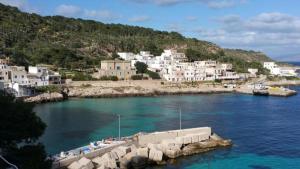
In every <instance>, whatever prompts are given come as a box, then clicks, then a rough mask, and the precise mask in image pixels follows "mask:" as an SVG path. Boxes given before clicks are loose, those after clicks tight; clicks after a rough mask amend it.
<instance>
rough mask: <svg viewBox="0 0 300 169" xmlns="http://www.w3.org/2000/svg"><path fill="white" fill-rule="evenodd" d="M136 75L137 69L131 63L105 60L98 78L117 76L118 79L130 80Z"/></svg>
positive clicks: (102, 62)
mask: <svg viewBox="0 0 300 169" xmlns="http://www.w3.org/2000/svg"><path fill="white" fill-rule="evenodd" d="M132 75H136V69H135V68H133V67H132V66H131V62H130V61H124V60H103V61H101V68H100V69H99V71H98V78H99V77H103V76H117V77H118V79H123V80H128V79H130V78H131V76H132Z"/></svg>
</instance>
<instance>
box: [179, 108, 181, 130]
mask: <svg viewBox="0 0 300 169" xmlns="http://www.w3.org/2000/svg"><path fill="white" fill-rule="evenodd" d="M179 129H180V130H181V108H179Z"/></svg>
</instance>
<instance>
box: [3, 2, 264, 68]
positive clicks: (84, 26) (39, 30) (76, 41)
mask: <svg viewBox="0 0 300 169" xmlns="http://www.w3.org/2000/svg"><path fill="white" fill-rule="evenodd" d="M0 37H1V38H0V54H1V53H4V54H5V55H7V56H10V57H11V58H12V61H13V62H14V63H16V64H19V65H25V66H26V65H29V64H37V63H44V64H51V65H55V66H57V67H63V68H67V69H76V68H81V69H84V68H91V67H94V66H95V65H99V61H100V60H102V59H107V58H111V57H116V52H119V51H124V52H134V53H137V52H139V51H140V50H148V51H150V52H151V53H153V54H155V55H159V54H160V53H161V52H162V50H163V49H165V48H176V49H177V50H179V51H181V52H186V53H187V54H188V56H189V58H190V60H201V59H203V58H205V59H217V60H218V59H220V58H221V57H222V58H224V57H226V58H228V60H235V59H238V60H239V61H241V62H243V63H244V62H247V61H250V62H254V61H255V62H260V61H265V60H267V59H268V58H267V57H266V56H265V55H263V54H261V53H257V52H253V51H241V50H228V49H226V50H224V49H222V48H220V47H218V46H217V45H215V44H213V43H210V42H206V41H201V40H197V39H194V38H186V37H184V36H182V35H181V34H179V33H176V32H166V31H156V30H153V29H150V28H142V27H137V26H128V25H121V24H104V23H101V22H96V21H92V20H82V19H73V18H66V17H62V16H47V17H42V16H39V15H37V14H29V13H24V12H21V11H19V10H18V9H17V8H14V7H9V6H5V5H2V4H0ZM191 53H194V54H195V55H191ZM249 58H250V59H249ZM236 63H239V62H236ZM245 65H246V64H245ZM245 70H246V69H243V71H245Z"/></svg>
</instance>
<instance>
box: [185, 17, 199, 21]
mask: <svg viewBox="0 0 300 169" xmlns="http://www.w3.org/2000/svg"><path fill="white" fill-rule="evenodd" d="M186 20H188V21H197V20H198V17H197V16H187V17H186Z"/></svg>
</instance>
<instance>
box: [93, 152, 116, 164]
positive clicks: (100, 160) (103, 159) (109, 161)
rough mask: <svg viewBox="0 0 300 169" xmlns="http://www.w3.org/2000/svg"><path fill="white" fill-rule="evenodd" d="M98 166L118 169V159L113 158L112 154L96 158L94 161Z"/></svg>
mask: <svg viewBox="0 0 300 169" xmlns="http://www.w3.org/2000/svg"><path fill="white" fill-rule="evenodd" d="M92 161H93V162H94V163H96V164H97V165H98V166H103V167H107V168H117V163H116V159H114V158H113V157H112V153H110V152H109V153H105V154H104V155H103V156H101V157H96V158H94V159H93V160H92Z"/></svg>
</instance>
